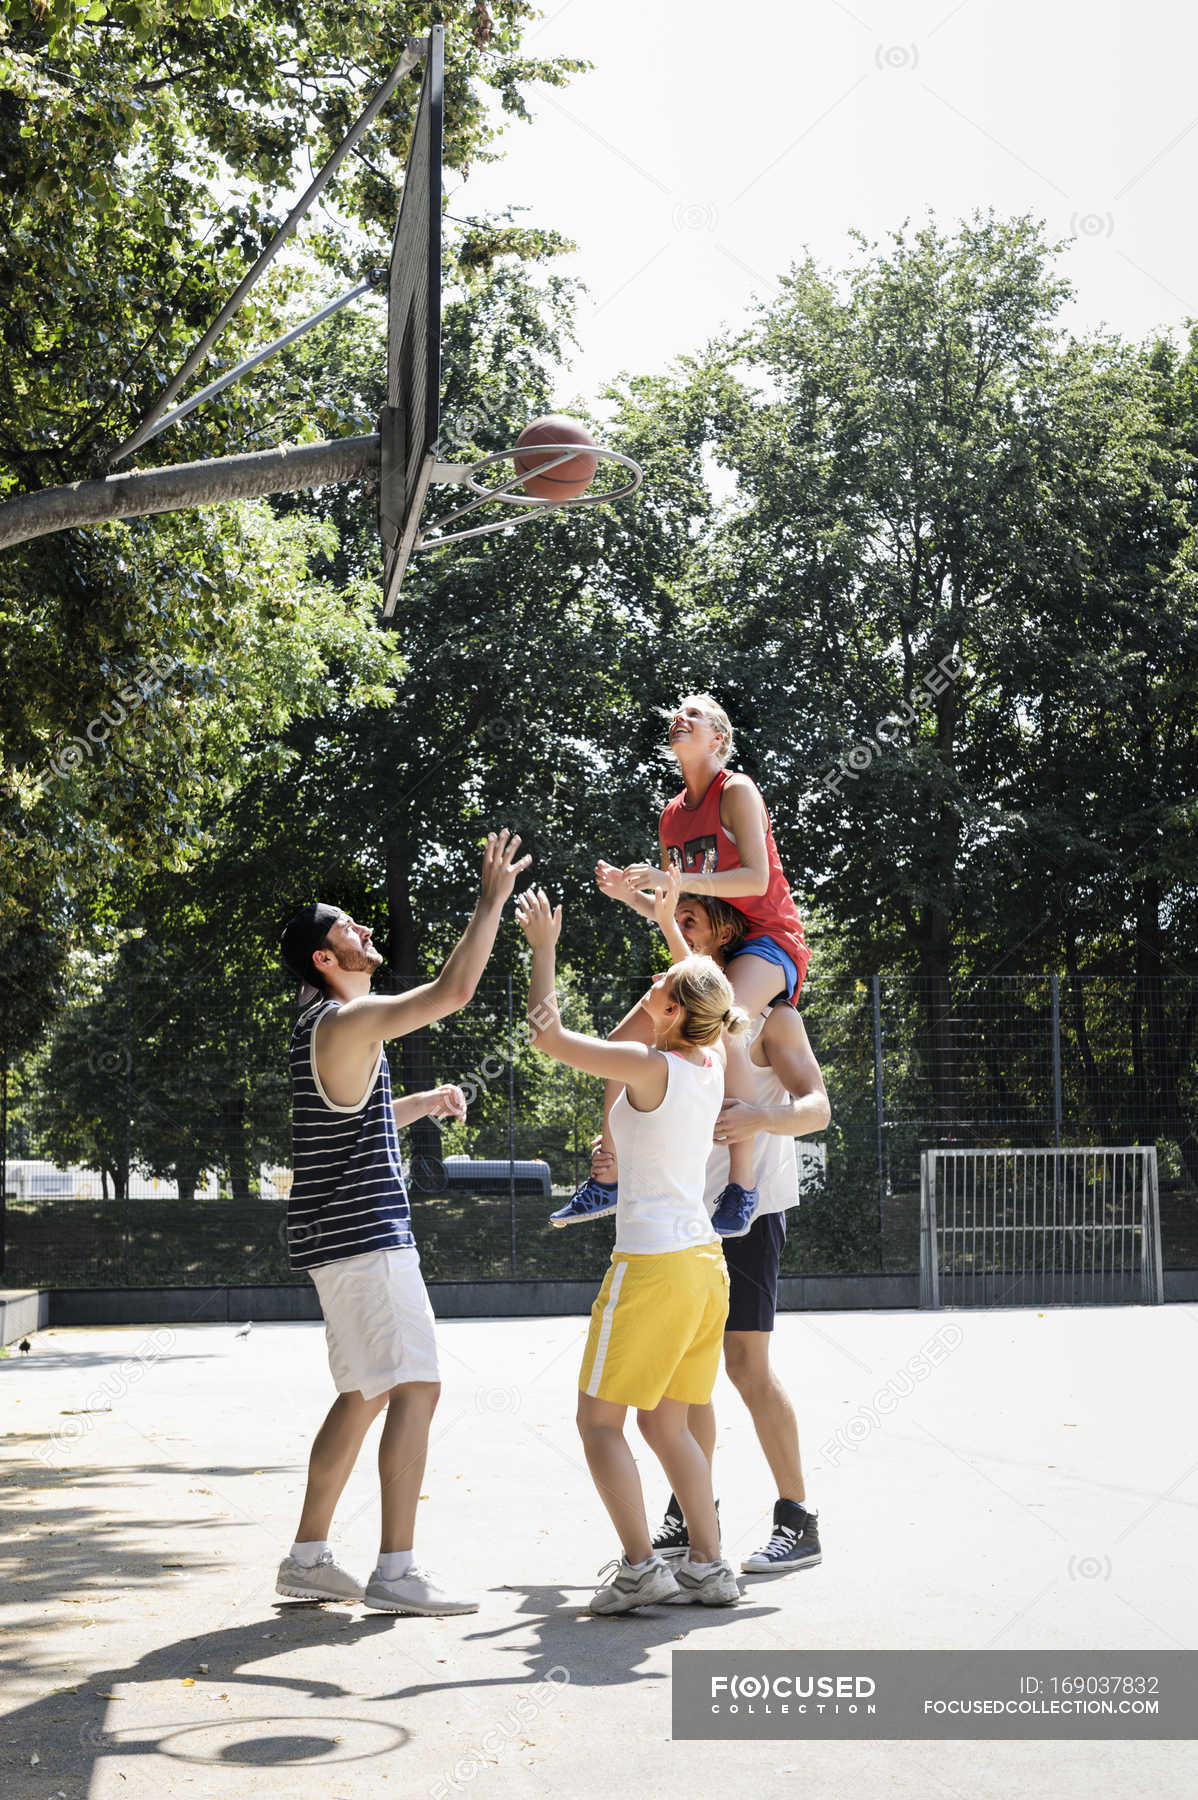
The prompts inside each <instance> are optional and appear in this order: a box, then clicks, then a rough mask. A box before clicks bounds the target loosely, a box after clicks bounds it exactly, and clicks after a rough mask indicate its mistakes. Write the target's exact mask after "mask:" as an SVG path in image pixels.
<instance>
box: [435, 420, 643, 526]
mask: <svg viewBox="0 0 1198 1800" xmlns="http://www.w3.org/2000/svg"><path fill="white" fill-rule="evenodd" d="M519 450H520V446H519V445H516V444H513V446H512V448H511V449H510V450H497V451H496V452H495V454H494V455H493V456H484V457H483V458H482V459H481V460H480V461H479V462H476V463H446V462H437V463H434V464H433V471H432V480H433V481H435V482H436V483H437V484H438V486H444V487H465V488H469V490H470V492H471V493H472V495H473V496H474V497H473V499H470V500H467V501H466V502H465V503H464V504H463V505H462V506H455V507H454V508H453V510H452V512H447V513H445V514H444V515H443V516H442V517H441V518H439V519H431V520H430V521H429V523H428V525H427V526H425V527H424V528H423V529H422V530H420V531H418V532H417V533H416V537H415V540H414V542H413V544H412V549H413V550H414V551H415V550H440V549H441V548H442V546H443V545H445V544H458V543H461V541H462V539H463V538H472V537H483V536H485V535H486V533H487V532H489V531H510V530H511V529H512V528H513V526H516V525H523V524H524V523H525V522H526V521H527V520H529V519H531V518H534V517H535V516H536V514H537V513H546V512H557V511H558V510H559V509H560V510H565V509H566V508H574V507H576V506H605V505H606V504H607V503H608V502H609V501H612V500H623V499H625V498H626V496H627V495H629V494H634V493H635V492H636V490H637V488H639V487H640V485H641V483H642V482H643V481H644V479H645V471H644V470H643V469H642V468H641V466H640V464H639V463H635V462H633V460H632V458H631V457H630V456H624V455H622V454H621V452H620V451H619V450H607V449H605V448H604V446H603V445H602V444H595V445H593V446H592V445H588V446H587V451H586V454H587V455H588V456H594V457H596V458H597V459H598V460H599V461H600V462H609V463H615V464H617V465H618V468H617V469H614V470H613V471H612V474H613V476H614V477H615V484H614V485H613V486H610V487H605V488H601V489H600V490H599V491H598V492H597V493H595V492H592V490H591V489H590V488H588V489H587V491H586V493H585V494H578V495H576V496H575V497H574V498H573V499H569V500H553V499H549V500H539V499H537V498H535V496H533V495H532V494H526V493H524V492H523V487H524V482H525V481H526V480H527V479H528V476H529V471H528V470H525V471H524V473H523V474H519V473H516V474H514V475H513V476H512V477H511V479H510V480H509V481H504V482H500V483H498V484H494V483H492V482H485V481H483V479H482V476H483V473H484V471H485V470H487V469H493V468H495V466H496V465H497V464H499V463H505V462H510V461H511V460H512V458H513V457H515V456H516V454H517V452H518V451H519ZM523 453H524V454H525V455H527V454H528V451H527V450H525V451H524V452H523ZM536 454H537V464H536V470H535V473H536V475H537V476H538V477H544V476H545V475H547V474H548V472H549V471H550V470H552V469H556V468H557V467H558V465H559V464H560V463H565V462H569V461H570V460H571V459H572V458H574V457H576V456H578V454H579V447H578V445H577V444H538V445H537V450H536ZM619 469H624V470H627V471H628V474H627V477H626V478H625V479H623V480H621V479H620V477H619ZM491 501H497V502H498V503H499V504H500V505H502V506H513V507H516V508H518V509H520V510H518V511H516V512H515V513H508V514H507V516H506V517H504V518H499V519H490V520H488V521H487V523H486V524H485V525H469V526H467V527H465V528H464V529H463V530H458V531H447V530H446V526H448V525H453V524H454V523H455V521H457V520H458V519H464V518H466V517H467V516H468V515H469V514H470V513H473V512H477V511H478V509H479V508H480V507H481V506H486V505H487V504H488V503H489V502H491Z"/></svg>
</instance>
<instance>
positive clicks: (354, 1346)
mask: <svg viewBox="0 0 1198 1800" xmlns="http://www.w3.org/2000/svg"><path fill="white" fill-rule="evenodd" d="M308 1273H309V1275H311V1277H312V1279H313V1281H314V1282H315V1283H316V1292H317V1293H318V1294H319V1296H320V1310H321V1312H322V1313H323V1314H324V1323H325V1333H324V1335H325V1341H326V1343H327V1344H328V1347H329V1368H330V1370H331V1371H332V1376H333V1381H334V1383H335V1384H336V1388H337V1392H338V1393H339V1394H355V1393H357V1394H361V1395H362V1396H363V1397H364V1398H365V1399H367V1400H374V1399H377V1397H378V1396H379V1395H380V1394H385V1393H386V1392H387V1389H388V1388H393V1387H398V1385H399V1384H400V1382H403V1381H440V1379H441V1370H440V1367H439V1365H438V1362H437V1339H436V1328H435V1321H434V1319H433V1309H432V1307H431V1305H430V1304H429V1298H428V1290H427V1289H426V1287H425V1285H424V1280H423V1277H422V1276H421V1273H420V1253H419V1251H417V1250H416V1249H415V1248H414V1247H405V1248H404V1249H401V1250H367V1251H366V1252H365V1253H364V1254H363V1255H362V1256H347V1257H345V1258H344V1259H343V1260H342V1261H341V1262H331V1263H322V1264H321V1265H320V1266H319V1268H315V1269H309V1271H308Z"/></svg>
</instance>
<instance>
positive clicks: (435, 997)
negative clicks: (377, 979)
mask: <svg viewBox="0 0 1198 1800" xmlns="http://www.w3.org/2000/svg"><path fill="white" fill-rule="evenodd" d="M519 848H520V839H519V838H518V837H513V836H512V835H511V833H510V832H508V831H506V830H505V831H500V832H491V833H490V834H489V835H488V837H487V848H486V851H485V853H484V855H483V869H482V881H481V885H480V889H479V896H478V904H477V905H476V906H475V908H474V914H473V917H472V918H471V920H470V923H469V924H468V925H467V927H466V929H465V931H464V932H463V933H462V935H461V937H460V938H459V939H458V941H457V943H456V944H455V945H454V947H453V949H452V950H451V951H450V953H449V955H448V957H447V958H446V961H445V966H444V968H443V969H442V970H441V973H440V974H439V975H438V976H437V977H436V979H435V980H433V981H429V982H425V983H424V985H423V986H421V987H415V988H410V989H409V990H408V992H407V993H406V994H395V995H391V994H363V995H361V996H360V997H359V998H358V999H356V1000H348V1001H347V1002H346V1003H345V1005H344V1006H342V1007H340V1008H339V1009H338V1010H337V1012H336V1013H335V1014H333V1015H332V1016H331V1017H329V1018H328V1019H325V1020H323V1021H322V1022H321V1026H320V1058H321V1075H322V1077H323V1075H324V1058H325V1056H326V1055H332V1056H337V1055H339V1054H340V1053H341V1052H342V1051H344V1053H345V1054H346V1055H347V1056H348V1057H350V1058H351V1059H357V1058H361V1056H362V1055H363V1054H365V1053H370V1054H372V1055H373V1054H374V1052H375V1050H376V1049H377V1046H378V1045H379V1044H380V1043H383V1042H385V1040H386V1039H387V1038H396V1037H405V1036H406V1035H407V1033H408V1032H410V1031H419V1030H420V1029H421V1027H422V1026H424V1025H430V1024H431V1023H432V1022H433V1020H434V1019H443V1018H445V1016H446V1015H447V1014H448V1013H453V1012H460V1011H461V1009H462V1007H463V1006H468V1005H469V1003H470V1001H471V1000H472V999H473V998H474V991H475V989H476V988H477V986H478V983H479V978H480V977H481V975H482V972H483V970H484V969H485V968H486V966H487V958H488V957H489V956H490V954H491V950H492V948H493V947H494V943H495V934H496V932H497V931H498V930H499V921H500V919H501V918H502V916H503V907H504V902H505V901H506V900H507V899H508V897H509V896H510V894H511V891H512V889H513V887H514V886H515V884H516V877H517V875H519V874H520V872H521V870H522V869H526V868H527V867H528V865H529V863H530V862H531V861H532V858H531V856H522V857H520V858H519V860H517V854H516V853H517V851H518V850H519Z"/></svg>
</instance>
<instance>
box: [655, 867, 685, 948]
mask: <svg viewBox="0 0 1198 1800" xmlns="http://www.w3.org/2000/svg"><path fill="white" fill-rule="evenodd" d="M665 873H666V874H667V875H668V876H669V877H670V885H669V887H668V888H659V889H658V890H657V892H656V893H653V894H647V895H645V896H644V898H645V899H647V900H648V901H649V905H650V908H651V910H650V914H649V916H650V918H651V919H652V920H653V922H654V924H655V925H656V926H657V928H658V930H659V931H660V932H661V935H662V937H663V938H664V939H665V940H666V948H667V949H668V950H669V952H670V961H671V962H672V963H678V962H685V961H686V958H687V957H688V956H689V955H690V953H691V952H690V945H689V944H688V943H687V941H686V939H685V938H684V937H683V935H682V933H681V931H679V929H678V925H677V922H676V921H675V918H674V914H675V912H676V911H677V908H678V896H679V894H681V892H682V877H681V876H680V875H679V873H678V871H677V869H674V868H667V869H666V870H665Z"/></svg>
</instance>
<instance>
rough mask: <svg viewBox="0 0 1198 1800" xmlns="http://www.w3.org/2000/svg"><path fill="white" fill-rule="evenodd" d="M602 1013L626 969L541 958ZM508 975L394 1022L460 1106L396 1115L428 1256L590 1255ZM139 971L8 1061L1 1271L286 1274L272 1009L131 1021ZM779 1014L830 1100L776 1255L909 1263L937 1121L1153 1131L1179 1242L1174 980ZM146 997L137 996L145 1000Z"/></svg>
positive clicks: (566, 1145) (866, 998)
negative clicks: (802, 1035) (595, 976)
mask: <svg viewBox="0 0 1198 1800" xmlns="http://www.w3.org/2000/svg"><path fill="white" fill-rule="evenodd" d="M559 991H560V994H561V999H562V1009H563V1013H564V1016H565V1018H566V1021H567V1023H568V1024H569V1025H571V1026H573V1027H575V1028H577V1029H580V1030H587V1031H595V1032H598V1033H600V1034H602V1033H604V1032H606V1031H608V1030H610V1029H611V1027H612V1026H613V1025H614V1024H615V1023H616V1022H617V1020H618V1019H619V1018H620V1017H621V1016H622V1015H623V1014H624V1012H626V1011H627V1010H628V1008H629V1007H630V1006H631V1005H632V1004H634V1003H635V1001H636V999H637V998H638V997H639V994H640V992H641V984H638V983H634V982H632V981H628V980H616V979H611V980H603V979H599V980H591V981H587V982H584V981H582V980H580V979H579V978H577V977H576V976H575V975H572V974H571V973H570V971H569V970H566V971H564V972H563V973H562V975H561V977H560V989H559ZM524 992H525V990H524V985H523V982H522V980H521V978H520V977H518V976H517V978H516V979H515V981H514V982H513V981H512V980H511V979H509V978H500V979H498V980H496V979H494V978H491V979H488V980H486V981H485V982H484V983H483V985H482V986H481V987H480V989H479V992H478V994H477V995H476V997H475V999H474V1001H473V1003H472V1004H471V1005H470V1006H469V1007H468V1008H467V1009H466V1010H465V1011H464V1012H462V1013H460V1014H458V1015H456V1016H455V1017H453V1018H451V1019H448V1020H445V1021H443V1022H442V1023H441V1024H439V1025H437V1026H435V1027H434V1028H433V1029H432V1030H431V1031H429V1032H427V1033H421V1034H419V1035H418V1036H417V1037H415V1038H412V1039H405V1040H401V1041H399V1042H397V1043H394V1044H392V1045H391V1046H390V1050H389V1056H390V1062H391V1069H392V1079H393V1085H394V1088H395V1091H396V1093H397V1094H399V1093H404V1092H416V1091H424V1090H426V1089H430V1088H432V1087H434V1086H436V1085H438V1084H440V1083H443V1082H455V1083H457V1084H458V1085H460V1086H462V1087H463V1088H464V1089H465V1091H466V1095H467V1099H468V1102H469V1117H468V1119H467V1121H466V1123H465V1124H464V1125H461V1124H457V1123H452V1124H448V1125H446V1124H441V1125H435V1124H432V1123H429V1122H423V1123H420V1124H417V1125H414V1126H412V1127H410V1128H408V1130H407V1131H406V1133H405V1134H404V1136H405V1140H406V1141H405V1151H406V1154H407V1157H408V1162H409V1184H410V1188H411V1193H412V1211H413V1217H414V1223H415V1231H416V1236H417V1241H418V1243H419V1245H420V1249H421V1256H422V1260H423V1266H424V1272H425V1275H426V1278H427V1279H429V1280H435V1281H479V1280H494V1279H500V1278H507V1277H518V1278H520V1279H525V1280H528V1279H534V1280H535V1279H549V1278H562V1277H586V1278H591V1279H598V1278H599V1277H600V1276H601V1275H602V1272H603V1269H604V1267H605V1265H606V1262H607V1259H608V1255H609V1252H610V1249H611V1244H612V1239H613V1230H614V1228H613V1224H612V1221H611V1220H610V1219H607V1220H599V1221H596V1222H593V1223H589V1224H585V1225H580V1226H575V1227H572V1228H571V1229H569V1230H567V1231H560V1230H555V1229H552V1228H550V1227H549V1226H548V1225H547V1222H546V1221H547V1218H548V1214H549V1213H550V1211H551V1210H552V1209H553V1208H554V1207H555V1206H557V1205H560V1204H561V1202H562V1200H563V1199H565V1198H566V1197H567V1196H568V1195H569V1194H570V1193H571V1192H572V1191H573V1188H574V1187H575V1185H576V1184H577V1182H578V1181H579V1180H580V1179H581V1178H582V1177H583V1175H584V1174H585V1173H586V1170H587V1168H588V1166H589V1158H590V1145H591V1140H592V1138H593V1136H594V1134H595V1132H596V1131H597V1129H598V1125H599V1116H600V1102H601V1093H600V1085H599V1083H598V1082H597V1081H595V1080H593V1079H592V1078H590V1077H587V1076H584V1075H579V1074H577V1073H576V1072H575V1071H573V1070H571V1069H567V1068H565V1067H563V1066H562V1065H560V1064H556V1063H552V1062H550V1061H549V1060H548V1059H547V1058H545V1057H543V1056H540V1055H539V1054H538V1053H537V1052H535V1051H534V1050H533V1049H532V1048H531V1047H530V1045H529V1043H528V1039H527V1032H526V1030H525V1028H524V1024H523V1015H524ZM142 999H143V996H141V995H140V994H139V993H138V992H136V991H134V992H129V993H126V994H125V995H124V996H123V998H122V999H121V1001H120V1004H119V1005H117V1006H116V1007H115V1010H114V1009H113V1008H110V1009H109V1013H108V1014H107V1015H105V1017H104V1018H103V1019H98V1015H97V1014H96V1012H95V1007H94V1005H93V1007H92V1010H91V1013H90V1014H88V1015H87V1016H85V1015H84V1010H83V1009H76V1010H75V1011H73V1012H68V1013H67V1014H65V1015H64V1016H63V1017H61V1018H60V1019H59V1021H58V1022H57V1024H56V1026H55V1029H54V1031H53V1033H52V1035H51V1037H50V1038H49V1040H48V1041H47V1043H46V1045H44V1046H43V1047H42V1049H41V1050H39V1052H38V1053H37V1054H36V1055H35V1056H32V1057H29V1058H27V1059H26V1060H25V1061H24V1062H23V1063H22V1065H21V1066H20V1067H19V1068H17V1069H14V1070H10V1071H8V1072H7V1074H6V1077H5V1081H4V1100H5V1111H6V1120H5V1132H4V1141H5V1143H6V1145H7V1161H6V1164H5V1180H4V1191H5V1198H6V1206H5V1217H4V1243H5V1262H4V1269H3V1279H4V1282H5V1284H6V1285H8V1286H30V1287H34V1286H42V1287H49V1286H58V1287H113V1286H155V1287H156V1286H201V1285H213V1284H217V1285H223V1284H236V1285H242V1284H251V1285H270V1284H274V1283H284V1282H288V1281H293V1280H297V1279H300V1278H299V1277H296V1276H293V1275H291V1274H290V1272H289V1270H288V1267H287V1257H286V1252H285V1249H284V1241H283V1236H284V1234H283V1226H284V1221H285V1217H286V1202H287V1193H288V1191H289V1188H290V1180H291V1176H290V1168H289V1161H290V1114H289V1103H288V1093H287V1081H286V1072H285V1071H286V1039H287V1032H288V1019H287V1016H286V1014H285V1012H284V1011H283V1010H282V1009H280V1010H279V1011H278V1012H277V1014H275V1015H273V1016H271V1017H269V1018H265V1019H258V1020H256V1021H254V1022H253V1025H252V1028H251V1025H250V1024H249V1023H244V1026H239V1024H238V1021H237V1020H234V1021H233V1022H232V1023H230V1022H229V1021H227V1020H226V1021H225V1023H224V1024H223V1025H222V1027H221V1029H220V1031H219V1033H218V1032H215V1031H212V1032H209V1033H208V1035H207V1036H205V1035H204V1013H203V1009H202V1008H200V1009H198V1010H197V1014H196V1017H197V1019H198V1020H199V1025H198V1026H197V1027H196V1029H195V1030H190V1031H189V1028H188V1023H187V1020H185V1019H183V1018H180V1019H179V1020H175V1021H171V1022H169V1026H170V1028H169V1029H164V1028H163V1020H162V1012H161V1007H159V1009H158V1011H157V1012H156V1013H155V1014H154V1019H153V1028H151V1025H150V1024H148V1023H147V1018H148V1013H147V1012H146V1011H145V1009H143V1008H142V1004H141V1002H142ZM802 1011H803V1017H804V1020H805V1022H806V1025H807V1029H808V1033H809V1035H810V1038H811V1041H812V1044H813V1047H814V1049H815V1051H816V1054H817V1056H818V1057H819V1059H820V1062H821V1065H822V1067H823V1070H824V1075H825V1078H826V1081H827V1085H828V1091H829V1096H830V1099H831V1105H832V1124H831V1126H830V1128H829V1130H828V1131H827V1132H826V1133H825V1134H823V1137H822V1139H821V1142H822V1144H823V1148H824V1152H825V1154H824V1157H823V1159H822V1160H821V1163H820V1165H819V1166H817V1165H816V1162H815V1159H813V1158H812V1157H810V1156H809V1157H808V1158H806V1159H805V1161H804V1172H805V1182H804V1197H803V1201H802V1204H801V1205H800V1206H799V1207H798V1208H797V1209H795V1210H794V1211H792V1212H791V1213H790V1215H789V1219H788V1239H787V1246H786V1253H785V1260H784V1264H783V1269H784V1272H785V1273H791V1274H817V1273H852V1272H861V1273H866V1272H875V1271H884V1272H888V1273H895V1272H914V1271H915V1270H917V1269H918V1267H919V1158H920V1152H921V1151H922V1150H924V1149H927V1148H929V1147H934V1146H942V1147H946V1148H952V1147H953V1146H963V1145H978V1146H983V1147H986V1146H998V1145H1017V1146H1023V1147H1034V1146H1040V1145H1046V1146H1052V1145H1081V1144H1145V1145H1147V1144H1152V1145H1155V1146H1156V1149H1157V1152H1158V1159H1159V1166H1160V1175H1161V1220H1162V1236H1163V1247H1164V1261H1165V1265H1166V1267H1173V1268H1179V1267H1198V1067H1196V1058H1195V1054H1194V1042H1195V1037H1196V1035H1198V982H1194V981H1192V980H1189V979H1169V980H1161V981H1157V982H1155V983H1149V982H1145V981H1143V980H1137V979H1136V978H1135V977H1128V978H1126V979H1124V978H1117V977H1087V978H1078V979H1073V980H1070V979H1068V978H1066V977H1064V976H1062V977H1059V978H1058V977H1056V976H1051V975H1046V976H1042V977H1041V976H1013V977H996V976H989V977H986V978H985V979H981V980H973V981H970V980H965V979H960V980H957V981H955V982H951V983H950V982H944V983H940V982H931V981H926V980H916V979H910V978H905V977H904V978H897V977H890V976H879V977H874V978H872V979H870V978H866V979H864V980H848V981H838V980H833V979H830V978H827V977H825V978H822V979H821V978H820V977H819V975H818V974H815V973H813V974H812V976H811V977H810V978H809V980H808V982H807V984H806V986H805V988H804V992H803V1008H802ZM143 1014H144V1015H145V1016H143Z"/></svg>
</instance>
